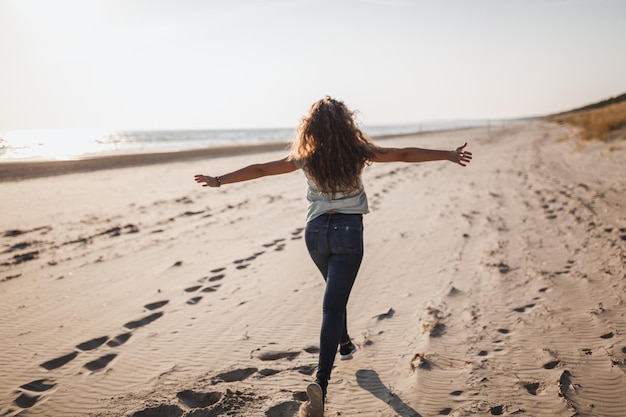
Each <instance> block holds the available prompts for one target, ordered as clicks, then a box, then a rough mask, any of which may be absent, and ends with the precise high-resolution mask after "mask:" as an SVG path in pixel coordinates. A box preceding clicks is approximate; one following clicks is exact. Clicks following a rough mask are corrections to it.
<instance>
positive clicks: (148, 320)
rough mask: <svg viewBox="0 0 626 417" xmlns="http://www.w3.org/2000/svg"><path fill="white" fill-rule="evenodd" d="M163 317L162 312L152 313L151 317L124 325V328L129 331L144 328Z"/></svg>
mask: <svg viewBox="0 0 626 417" xmlns="http://www.w3.org/2000/svg"><path fill="white" fill-rule="evenodd" d="M161 316H163V312H162V311H159V312H156V313H152V314H150V315H149V316H146V317H144V318H142V319H139V320H134V321H129V322H128V323H126V324H125V325H124V327H126V328H127V329H136V328H138V327H143V326H146V325H148V324H150V323H152V322H153V321H155V320H157V319H159V318H160V317H161Z"/></svg>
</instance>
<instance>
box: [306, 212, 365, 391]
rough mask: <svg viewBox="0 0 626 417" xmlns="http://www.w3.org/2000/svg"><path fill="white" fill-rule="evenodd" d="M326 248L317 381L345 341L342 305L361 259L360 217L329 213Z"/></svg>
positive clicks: (327, 371)
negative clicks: (326, 257) (326, 267)
mask: <svg viewBox="0 0 626 417" xmlns="http://www.w3.org/2000/svg"><path fill="white" fill-rule="evenodd" d="M327 242H328V246H329V249H330V252H331V254H330V256H328V262H327V265H328V269H327V274H326V290H325V293H324V302H323V315H322V329H321V332H320V357H319V364H318V373H317V377H318V380H319V381H320V382H321V383H322V384H323V386H324V388H325V385H326V383H327V381H328V379H330V374H331V371H332V367H333V363H334V361H335V356H336V354H337V347H338V346H339V343H340V341H344V340H343V338H344V337H345V338H346V339H348V340H349V337H348V334H347V325H346V305H347V303H348V298H349V297H350V292H351V290H352V286H353V284H354V281H355V279H356V276H357V273H358V271H359V267H360V266H361V260H362V259H363V224H362V217H361V216H354V215H340V214H339V215H333V217H332V219H331V221H330V223H329V228H328V231H327Z"/></svg>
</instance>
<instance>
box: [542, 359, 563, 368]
mask: <svg viewBox="0 0 626 417" xmlns="http://www.w3.org/2000/svg"><path fill="white" fill-rule="evenodd" d="M560 363H561V361H559V360H556V361H550V362H548V363H545V364H544V365H543V367H544V369H554V368H556V367H557V365H559V364H560Z"/></svg>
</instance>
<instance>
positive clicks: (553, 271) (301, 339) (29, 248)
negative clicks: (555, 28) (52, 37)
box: [0, 122, 626, 417]
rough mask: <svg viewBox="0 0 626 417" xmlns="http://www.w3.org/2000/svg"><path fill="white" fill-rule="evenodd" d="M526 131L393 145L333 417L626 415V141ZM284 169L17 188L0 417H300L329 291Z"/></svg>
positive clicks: (58, 181) (300, 198)
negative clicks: (409, 155)
mask: <svg viewBox="0 0 626 417" xmlns="http://www.w3.org/2000/svg"><path fill="white" fill-rule="evenodd" d="M569 136H571V132H568V131H567V130H566V129H565V128H563V127H560V126H557V125H553V124H545V123H541V122H528V123H524V124H519V125H511V126H507V127H506V128H502V129H500V128H498V129H491V130H488V129H470V130H459V131H453V132H439V133H430V134H423V135H418V136H411V137H404V138H394V139H388V140H386V141H385V142H384V144H385V145H386V146H410V145H414V146H421V147H432V148H453V147H455V146H458V145H459V144H461V143H462V142H463V141H465V140H467V141H469V143H470V145H469V146H468V149H469V150H471V151H472V152H474V160H473V162H472V164H471V165H470V166H469V167H467V168H461V167H459V166H456V165H453V164H450V163H447V162H431V163H424V164H400V163H395V164H375V165H373V166H371V167H368V168H367V169H366V171H365V174H364V182H365V185H366V189H367V191H368V195H369V198H370V204H371V209H372V212H371V213H370V214H368V215H367V216H366V217H365V225H366V232H365V233H366V255H365V259H364V263H363V266H362V269H361V273H360V275H359V277H358V279H357V283H356V285H355V288H354V291H353V293H352V297H351V300H350V303H349V306H348V316H349V317H348V319H349V326H350V333H351V335H352V337H353V338H354V341H355V342H356V344H357V345H358V348H359V350H358V351H357V353H356V354H355V356H354V359H353V360H350V361H339V360H338V361H337V362H336V367H335V370H334V374H333V376H332V380H331V384H330V387H329V396H328V403H327V406H326V415H327V416H355V415H362V416H425V417H426V416H429V417H430V416H442V415H448V416H491V415H515V416H534V417H537V416H567V417H569V416H574V415H576V416H616V417H617V416H621V417H623V416H625V415H626V375H625V374H624V372H625V371H626V321H625V320H624V313H625V312H626V294H625V289H626V281H625V278H626V175H625V174H626V170H625V169H624V166H626V142H624V141H622V142H613V143H608V144H606V143H603V144H592V145H587V146H582V147H581V146H580V145H578V144H577V142H576V140H574V139H572V138H569ZM284 155H285V151H282V150H278V151H276V150H271V151H268V150H258V152H257V153H248V154H245V155H228V154H222V155H213V156H207V157H205V158H204V159H195V160H174V161H171V162H165V161H163V162H162V163H160V164H153V165H145V166H134V167H125V168H117V169H104V170H98V171H93V172H83V173H70V174H66V175H60V176H54V177H42V178H33V179H28V180H21V181H5V182H0V192H1V194H2V200H1V201H0V212H1V213H2V216H0V241H1V245H2V246H1V247H0V329H1V331H2V337H1V339H0V416H15V415H20V416H85V415H92V416H125V415H126V416H137V417H139V416H144V417H145V416H166V417H170V416H182V415H184V416H194V417H200V416H222V415H223V416H226V415H230V416H269V417H281V416H284V417H286V416H293V415H295V414H296V413H297V410H298V409H299V407H300V405H301V404H302V402H303V401H304V399H305V394H304V390H305V387H306V384H307V382H308V381H310V380H311V375H312V373H313V371H314V367H315V364H316V360H317V345H318V333H319V326H320V320H321V295H322V291H323V281H322V279H321V277H320V276H318V272H317V270H316V269H315V267H314V265H313V263H312V262H311V261H310V259H309V258H308V254H307V252H306V249H305V247H304V242H303V239H302V231H303V226H304V212H305V206H306V201H305V198H304V194H305V185H304V178H303V175H302V173H301V172H297V173H293V174H289V175H284V176H280V177H270V178H263V179H260V180H257V181H253V182H248V183H241V184H233V185H230V186H224V187H222V188H221V189H206V188H201V187H199V186H198V185H197V184H195V183H194V181H193V175H194V174H197V173H206V174H219V173H222V172H225V171H227V170H230V169H233V168H237V167H240V166H242V165H244V164H248V163H251V162H257V161H265V160H270V159H274V158H278V157H282V156H284Z"/></svg>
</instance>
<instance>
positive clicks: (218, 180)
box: [215, 175, 222, 187]
mask: <svg viewBox="0 0 626 417" xmlns="http://www.w3.org/2000/svg"><path fill="white" fill-rule="evenodd" d="M215 181H216V182H217V186H218V187H221V186H222V179H221V178H220V176H219V175H218V176H217V177H215Z"/></svg>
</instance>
